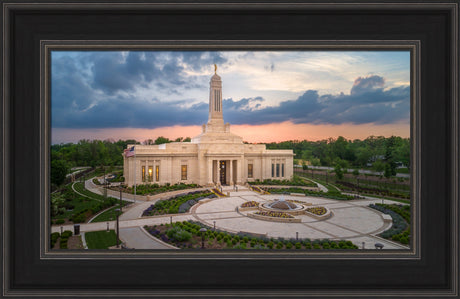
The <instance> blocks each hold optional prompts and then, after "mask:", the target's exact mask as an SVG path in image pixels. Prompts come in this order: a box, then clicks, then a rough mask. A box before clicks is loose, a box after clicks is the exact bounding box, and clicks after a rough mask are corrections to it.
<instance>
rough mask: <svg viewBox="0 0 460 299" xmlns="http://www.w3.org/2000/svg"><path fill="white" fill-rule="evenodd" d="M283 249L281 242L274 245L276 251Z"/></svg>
mask: <svg viewBox="0 0 460 299" xmlns="http://www.w3.org/2000/svg"><path fill="white" fill-rule="evenodd" d="M283 247H284V244H283V242H278V244H276V249H281V248H283Z"/></svg>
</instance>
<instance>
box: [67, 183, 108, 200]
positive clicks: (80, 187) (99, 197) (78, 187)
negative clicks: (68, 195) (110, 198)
mask: <svg viewBox="0 0 460 299" xmlns="http://www.w3.org/2000/svg"><path fill="white" fill-rule="evenodd" d="M74 188H75V190H77V191H78V192H80V193H81V194H84V195H86V196H88V197H90V198H92V199H94V200H98V201H104V199H105V197H104V196H102V195H99V194H96V193H93V192H91V191H89V190H87V189H85V185H84V184H83V183H75V184H74Z"/></svg>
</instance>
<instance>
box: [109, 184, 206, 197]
mask: <svg viewBox="0 0 460 299" xmlns="http://www.w3.org/2000/svg"><path fill="white" fill-rule="evenodd" d="M199 187H200V186H199V185H197V184H183V183H179V184H174V185H170V184H169V183H166V184H165V185H158V184H140V185H136V194H137V195H155V194H160V193H165V192H171V191H177V190H184V189H194V188H199ZM113 190H115V191H119V190H120V189H119V187H116V188H114V189H113ZM122 192H124V193H131V194H134V188H133V187H126V186H123V187H122Z"/></svg>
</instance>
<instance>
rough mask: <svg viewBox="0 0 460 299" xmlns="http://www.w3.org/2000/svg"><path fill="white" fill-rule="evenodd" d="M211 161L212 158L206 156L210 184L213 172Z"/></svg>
mask: <svg viewBox="0 0 460 299" xmlns="http://www.w3.org/2000/svg"><path fill="white" fill-rule="evenodd" d="M212 162H213V160H212V159H210V158H208V179H207V180H208V185H212V184H213V183H214V182H213V173H212Z"/></svg>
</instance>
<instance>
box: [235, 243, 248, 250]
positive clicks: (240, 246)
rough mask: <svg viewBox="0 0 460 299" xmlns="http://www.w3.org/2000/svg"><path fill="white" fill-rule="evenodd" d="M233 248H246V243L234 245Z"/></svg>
mask: <svg viewBox="0 0 460 299" xmlns="http://www.w3.org/2000/svg"><path fill="white" fill-rule="evenodd" d="M233 249H246V244H244V243H242V244H238V245H235V246H233Z"/></svg>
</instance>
